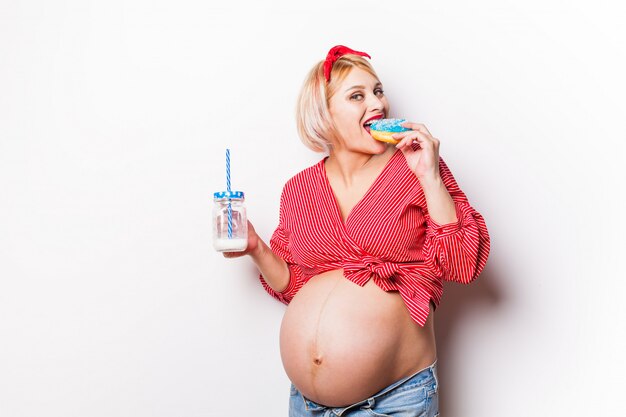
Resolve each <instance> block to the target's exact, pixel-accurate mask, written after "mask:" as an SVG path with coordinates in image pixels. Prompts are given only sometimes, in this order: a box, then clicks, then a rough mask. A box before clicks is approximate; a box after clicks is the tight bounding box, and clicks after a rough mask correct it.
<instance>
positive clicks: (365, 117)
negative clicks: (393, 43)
mask: <svg viewBox="0 0 626 417" xmlns="http://www.w3.org/2000/svg"><path fill="white" fill-rule="evenodd" d="M329 110H330V115H331V117H332V119H333V122H334V123H335V127H336V129H337V133H338V134H339V139H338V140H339V143H333V147H334V148H335V149H338V148H345V149H347V150H351V151H357V152H365V153H375V154H376V153H381V152H383V151H384V150H385V149H386V148H387V146H386V145H385V144H384V143H382V142H379V141H377V140H375V139H374V138H372V136H371V135H370V134H369V126H368V125H369V123H371V122H372V121H373V120H375V119H381V118H385V117H386V116H387V113H388V111H389V103H388V102H387V98H386V97H385V94H384V92H383V86H382V84H381V82H380V81H379V80H378V79H377V78H376V77H374V76H373V75H371V74H370V73H368V72H366V71H364V70H362V69H360V68H353V69H352V71H350V72H349V73H348V75H347V76H346V78H345V79H344V80H343V81H342V82H341V84H340V85H339V86H338V88H337V90H336V92H335V94H334V95H333V96H332V97H331V99H330V102H329Z"/></svg>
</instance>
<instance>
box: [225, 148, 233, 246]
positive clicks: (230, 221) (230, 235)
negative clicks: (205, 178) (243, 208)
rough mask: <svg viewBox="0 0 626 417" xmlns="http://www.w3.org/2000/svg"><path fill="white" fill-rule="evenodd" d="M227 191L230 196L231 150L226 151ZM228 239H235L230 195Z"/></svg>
mask: <svg viewBox="0 0 626 417" xmlns="http://www.w3.org/2000/svg"><path fill="white" fill-rule="evenodd" d="M226 189H227V190H228V193H229V194H230V149H228V148H227V149H226ZM228 238H229V239H232V238H233V209H232V207H231V205H230V195H229V196H228Z"/></svg>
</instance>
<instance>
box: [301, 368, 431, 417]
mask: <svg viewBox="0 0 626 417" xmlns="http://www.w3.org/2000/svg"><path fill="white" fill-rule="evenodd" d="M438 388H439V383H438V380H437V362H436V361H435V363H433V364H432V365H430V366H429V367H427V368H424V369H422V370H421V371H418V372H417V373H415V374H413V375H411V376H408V377H406V378H404V379H401V380H400V381H396V382H394V383H393V384H391V385H389V386H388V387H387V388H385V389H383V390H381V391H379V392H378V393H376V394H374V395H373V396H372V397H370V398H368V399H365V400H363V401H360V402H358V403H355V404H352V405H349V406H346V407H326V406H323V405H321V404H317V403H315V402H313V401H311V400H309V399H307V398H305V397H304V395H302V393H300V391H298V389H297V388H296V387H295V386H294V385H293V384H291V397H290V399H289V417H336V416H343V417H362V416H363V417H365V416H368V417H373V416H375V417H386V416H393V417H437V416H439V402H438V394H437V392H438Z"/></svg>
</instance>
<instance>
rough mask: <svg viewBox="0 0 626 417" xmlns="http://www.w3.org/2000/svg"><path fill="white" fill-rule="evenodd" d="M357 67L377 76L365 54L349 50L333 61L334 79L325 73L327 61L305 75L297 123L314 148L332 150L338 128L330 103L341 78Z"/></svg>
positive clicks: (308, 142) (306, 142)
mask: <svg viewBox="0 0 626 417" xmlns="http://www.w3.org/2000/svg"><path fill="white" fill-rule="evenodd" d="M353 68H359V69H362V70H364V71H366V72H368V73H369V74H370V75H372V76H374V77H376V79H378V76H377V75H376V72H375V71H374V68H373V67H372V66H371V65H370V63H369V62H368V61H366V60H365V59H364V58H362V57H360V56H358V55H353V54H346V55H344V56H342V57H341V58H339V59H338V60H337V61H335V63H334V64H333V68H332V70H331V72H330V82H328V83H326V78H325V77H324V61H320V62H319V63H317V64H316V65H314V66H313V68H312V69H311V71H309V74H308V75H307V77H306V78H305V79H304V83H303V84H302V88H301V89H300V95H299V96H298V102H297V105H296V125H297V128H298V134H299V135H300V139H301V140H302V142H303V143H304V144H305V145H306V146H307V147H308V148H309V149H311V150H313V151H314V152H328V149H329V146H330V144H331V141H332V140H335V139H336V138H337V137H338V132H337V130H336V129H335V126H334V124H333V122H332V118H331V116H330V111H329V110H328V104H329V102H330V99H331V98H332V96H333V95H334V94H335V92H336V91H337V88H338V87H339V85H340V84H341V82H342V81H343V80H344V79H345V78H346V77H347V76H348V74H349V73H350V71H352V69H353Z"/></svg>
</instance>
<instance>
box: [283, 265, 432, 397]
mask: <svg viewBox="0 0 626 417" xmlns="http://www.w3.org/2000/svg"><path fill="white" fill-rule="evenodd" d="M431 310H432V308H431ZM432 316H433V315H432V314H431V315H430V317H429V319H428V322H427V323H426V325H425V326H424V327H423V328H422V327H420V326H419V325H417V324H416V323H415V322H414V321H413V320H411V318H410V316H409V313H408V310H407V309H406V307H405V305H404V302H403V301H402V299H401V298H400V295H399V294H398V293H397V292H384V291H383V290H381V289H380V288H379V287H378V286H377V285H376V284H375V283H374V282H373V281H372V280H370V281H368V282H367V284H365V285H364V286H363V287H360V286H358V285H356V284H354V283H352V282H351V281H349V280H347V279H345V278H344V277H343V271H341V270H335V271H330V272H327V273H324V274H320V275H318V276H316V277H313V278H312V279H311V280H310V281H308V282H307V284H306V285H304V287H302V289H300V291H299V292H298V294H297V295H296V296H295V297H294V298H293V300H292V301H291V303H290V304H289V306H288V308H287V311H286V312H285V316H284V318H283V322H282V325H281V329H280V351H281V358H282V361H283V365H284V367H285V372H286V373H287V376H288V377H289V379H290V380H291V381H292V382H293V384H294V385H295V386H296V387H297V388H298V390H299V391H300V392H301V393H302V394H303V395H304V396H305V397H307V398H308V399H310V400H313V401H315V402H317V403H320V404H323V405H326V406H332V407H340V406H345V405H349V404H353V403H356V402H358V401H361V400H363V399H366V398H368V397H369V396H371V395H373V394H375V393H376V392H378V391H380V390H381V389H383V388H385V387H386V386H388V385H390V384H392V383H393V382H395V381H397V380H398V379H401V378H403V377H405V376H408V375H411V374H412V373H414V372H415V371H417V370H419V369H422V368H424V367H426V366H429V365H431V364H432V363H433V362H434V361H435V359H436V348H435V336H434V326H433V322H432V321H433V317H432Z"/></svg>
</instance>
